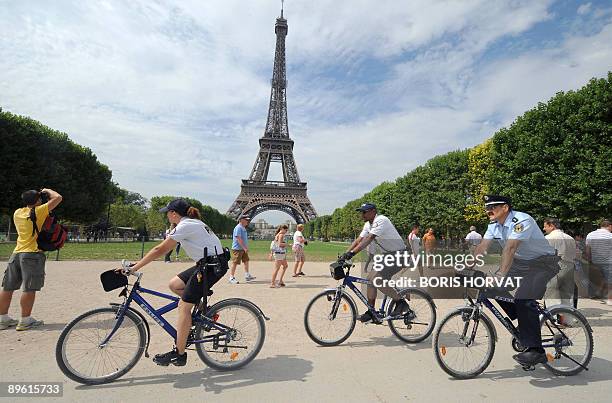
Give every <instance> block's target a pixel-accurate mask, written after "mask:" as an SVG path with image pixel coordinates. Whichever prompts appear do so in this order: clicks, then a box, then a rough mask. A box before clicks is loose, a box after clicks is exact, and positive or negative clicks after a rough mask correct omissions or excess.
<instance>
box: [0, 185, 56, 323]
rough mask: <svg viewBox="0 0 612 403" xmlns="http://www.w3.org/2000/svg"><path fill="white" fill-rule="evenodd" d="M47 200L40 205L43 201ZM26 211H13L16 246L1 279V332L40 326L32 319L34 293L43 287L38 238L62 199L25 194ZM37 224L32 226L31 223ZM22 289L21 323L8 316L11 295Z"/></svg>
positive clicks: (45, 193)
mask: <svg viewBox="0 0 612 403" xmlns="http://www.w3.org/2000/svg"><path fill="white" fill-rule="evenodd" d="M43 197H44V198H48V201H47V202H46V203H43V200H42V198H43ZM21 199H22V201H23V204H24V205H25V206H26V207H22V208H19V209H17V210H15V213H14V214H13V222H14V223H15V228H16V229H17V235H18V236H17V245H16V246H15V249H14V250H13V254H12V255H11V257H10V258H9V261H8V267H7V269H6V271H5V272H4V278H3V279H2V291H0V330H4V329H8V328H9V327H12V326H17V330H28V329H31V328H33V327H37V326H40V325H42V324H43V322H42V321H40V320H36V319H34V318H33V317H32V316H30V315H31V313H32V307H33V306H34V299H35V298H36V291H40V289H41V288H42V287H43V285H44V283H45V259H46V257H45V254H44V252H43V251H42V250H41V249H40V247H39V244H38V234H39V232H40V231H41V229H42V228H43V224H45V220H47V218H48V217H49V212H50V211H52V210H53V209H54V208H56V207H57V206H58V205H59V204H60V203H61V201H62V196H61V195H60V194H59V193H57V192H56V191H54V190H51V189H42V190H41V191H40V192H39V191H37V190H28V191H26V192H24V193H23V194H22V195H21ZM33 217H35V218H34V220H35V221H36V222H35V223H34V222H33V221H34V220H33ZM22 285H23V293H22V294H21V301H20V302H21V319H20V320H19V321H17V320H14V319H12V318H11V317H9V316H8V310H9V306H10V305H11V300H12V298H13V292H14V291H15V290H17V289H19V288H20V287H21V286H22Z"/></svg>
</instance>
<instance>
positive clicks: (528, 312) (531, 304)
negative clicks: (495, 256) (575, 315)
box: [474, 195, 559, 366]
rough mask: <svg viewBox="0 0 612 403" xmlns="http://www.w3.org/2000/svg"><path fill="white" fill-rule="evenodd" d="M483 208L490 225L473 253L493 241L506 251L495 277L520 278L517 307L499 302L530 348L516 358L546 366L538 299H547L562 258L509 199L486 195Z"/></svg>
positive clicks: (533, 222)
mask: <svg viewBox="0 0 612 403" xmlns="http://www.w3.org/2000/svg"><path fill="white" fill-rule="evenodd" d="M484 205H485V210H486V212H487V216H488V217H489V219H490V220H491V223H490V224H489V226H488V228H487V231H486V233H485V235H484V237H483V240H482V242H481V243H480V245H478V247H477V248H476V250H475V251H474V254H475V255H479V254H480V255H481V254H484V253H485V252H486V250H487V248H488V247H489V246H490V244H491V242H492V241H493V240H496V241H498V242H499V243H500V245H501V246H502V248H503V251H502V259H501V265H500V268H499V269H498V270H497V272H496V273H495V275H497V276H502V277H506V276H508V277H512V278H516V277H520V278H521V282H520V286H519V287H518V288H517V289H516V293H515V296H514V304H513V303H509V302H505V301H497V302H498V303H499V305H500V306H501V307H502V308H503V309H504V311H506V313H507V314H508V316H509V317H510V318H511V319H517V318H518V328H519V333H520V338H521V339H520V342H521V344H522V345H523V347H525V348H526V349H527V350H526V351H524V352H522V353H520V354H516V355H514V356H513V358H514V359H515V360H516V361H518V362H519V363H520V364H521V365H523V366H533V365H535V364H538V363H545V362H546V354H545V353H544V349H543V348H542V336H541V332H540V319H539V315H538V311H537V302H536V300H537V299H541V298H542V297H543V296H544V293H545V292H546V284H547V283H548V281H549V280H550V279H551V278H553V277H554V276H555V275H556V274H557V273H558V272H559V257H558V256H556V251H555V249H554V248H553V247H552V246H550V244H549V243H548V241H547V240H546V238H545V237H544V234H543V233H542V231H541V230H540V228H539V227H538V224H537V223H536V221H535V220H534V219H533V218H532V217H531V216H530V215H529V214H526V213H522V212H520V211H515V210H513V209H512V203H511V201H510V198H509V197H504V196H499V195H486V196H485V197H484Z"/></svg>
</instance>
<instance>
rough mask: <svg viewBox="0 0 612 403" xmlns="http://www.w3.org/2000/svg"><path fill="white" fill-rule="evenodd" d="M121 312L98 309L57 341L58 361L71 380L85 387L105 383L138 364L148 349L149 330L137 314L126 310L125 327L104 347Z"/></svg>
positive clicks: (67, 330)
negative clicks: (147, 336) (147, 335)
mask: <svg viewBox="0 0 612 403" xmlns="http://www.w3.org/2000/svg"><path fill="white" fill-rule="evenodd" d="M118 309H119V308H118V307H108V308H99V309H94V310H92V311H89V312H85V313H84V314H82V315H80V316H78V317H77V318H75V319H74V320H73V321H72V322H70V323H69V324H68V325H66V327H65V328H64V330H63V331H62V333H61V334H60V337H59V339H58V340H57V345H56V348H55V359H56V361H57V365H58V366H59V368H60V369H61V370H62V372H63V373H64V374H65V375H66V376H67V377H68V378H70V379H72V380H73V381H76V382H79V383H82V384H85V385H96V384H102V383H107V382H110V381H113V380H115V379H117V378H119V377H121V376H123V375H125V374H126V373H127V372H128V371H129V370H130V369H132V368H133V367H134V365H136V363H137V362H138V360H139V359H140V357H141V356H142V353H143V351H144V349H145V343H146V330H145V326H144V323H143V322H142V320H141V319H140V318H139V317H138V315H136V314H135V313H133V312H130V311H129V310H128V311H126V312H125V316H124V317H123V321H122V323H121V326H119V328H118V329H117V331H116V332H115V334H114V335H113V336H112V337H111V339H110V340H109V341H108V342H107V343H106V344H105V345H104V346H101V343H102V341H104V339H105V338H106V337H107V336H108V334H109V333H110V332H111V331H112V330H113V328H114V326H115V323H117V311H118Z"/></svg>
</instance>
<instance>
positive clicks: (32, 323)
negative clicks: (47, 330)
mask: <svg viewBox="0 0 612 403" xmlns="http://www.w3.org/2000/svg"><path fill="white" fill-rule="evenodd" d="M43 324H44V322H43V321H42V320H36V319H34V318H32V317H30V320H28V321H25V322H24V321H21V320H20V321H19V323H18V324H17V327H16V328H15V330H18V331H22V330H30V329H32V328H35V327H38V326H42V325H43Z"/></svg>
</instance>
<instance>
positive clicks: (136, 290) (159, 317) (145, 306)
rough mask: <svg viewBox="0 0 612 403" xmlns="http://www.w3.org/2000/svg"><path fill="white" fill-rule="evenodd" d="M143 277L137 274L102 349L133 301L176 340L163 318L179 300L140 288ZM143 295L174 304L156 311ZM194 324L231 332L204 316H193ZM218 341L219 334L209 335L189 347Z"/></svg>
mask: <svg viewBox="0 0 612 403" xmlns="http://www.w3.org/2000/svg"><path fill="white" fill-rule="evenodd" d="M141 276H142V274H141V273H138V274H136V277H137V280H136V282H135V283H134V285H133V286H132V289H131V291H130V292H129V295H127V297H126V300H125V302H124V303H123V304H121V305H120V307H119V310H118V311H117V315H116V319H117V321H116V322H115V326H114V327H113V329H112V330H111V332H110V333H109V334H108V336H106V338H105V339H104V340H103V341H102V342H101V343H100V347H103V346H105V345H106V344H107V343H108V342H109V340H110V339H111V338H112V337H113V335H114V334H115V333H116V332H117V330H118V329H119V327H121V324H122V323H123V318H124V316H125V313H126V311H127V310H128V309H129V307H130V305H131V303H132V301H135V302H136V303H137V304H138V305H139V306H140V308H142V310H143V311H145V313H146V314H147V315H149V316H150V317H151V318H152V319H153V320H154V321H155V323H157V324H158V325H159V326H161V327H162V329H164V330H165V331H166V333H168V334H169V335H170V337H172V339H173V340H176V329H175V328H174V327H173V326H172V325H171V324H170V323H169V322H168V321H167V320H166V319H165V318H164V317H163V315H164V314H166V313H168V312H171V311H173V310H175V309H176V308H177V307H178V304H179V298H178V297H175V296H173V295H168V294H164V293H161V292H158V291H154V290H150V289H148V288H144V287H141V286H140V278H141ZM126 292H127V286H126V287H125V289H124V290H123V292H122V293H121V294H122V295H125V294H126ZM141 293H143V294H150V295H154V296H156V297H160V298H164V299H167V300H170V301H172V302H170V303H169V304H167V305H164V306H162V307H161V308H159V309H155V308H154V307H153V306H152V305H151V304H149V303H148V302H147V301H146V300H145V299H144V297H142V295H141ZM197 312H198V311H197V310H196V312H195V313H197ZM192 323H200V324H202V325H203V326H209V327H210V329H213V328H214V329H216V330H219V331H220V332H223V333H224V334H227V332H228V331H229V330H231V328H230V327H228V326H225V325H223V324H221V323H217V322H216V321H214V320H212V319H209V318H207V317H205V316H203V315H196V314H194V315H193V316H192ZM218 340H219V335H218V334H217V335H208V336H205V337H204V338H202V339H200V340H188V341H187V345H188V346H189V345H191V344H200V343H207V342H215V341H216V342H218Z"/></svg>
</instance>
